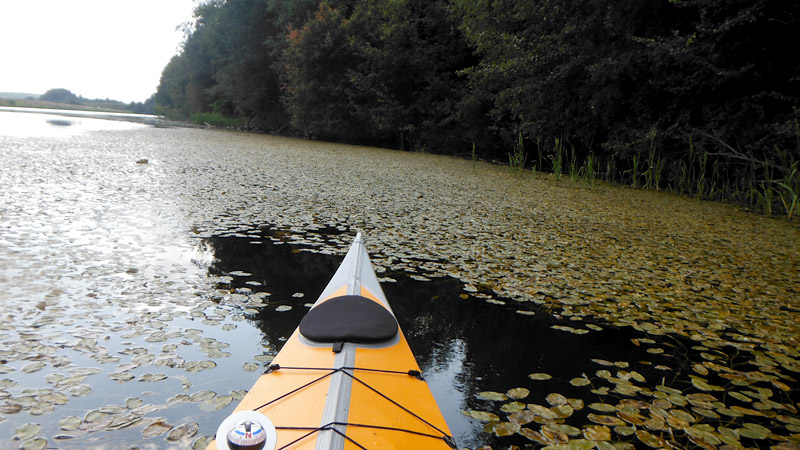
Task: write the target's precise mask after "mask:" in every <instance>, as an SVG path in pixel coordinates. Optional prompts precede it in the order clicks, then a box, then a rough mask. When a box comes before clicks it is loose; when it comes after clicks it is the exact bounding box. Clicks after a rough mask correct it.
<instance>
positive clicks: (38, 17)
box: [0, 0, 195, 103]
mask: <svg viewBox="0 0 800 450" xmlns="http://www.w3.org/2000/svg"><path fill="white" fill-rule="evenodd" d="M194 6H195V1H194V0H0V92H25V93H30V94H43V93H45V91H47V90H48V89H53V88H64V89H69V90H70V91H72V92H73V93H74V94H76V95H80V96H83V97H85V98H89V99H95V98H100V99H105V98H110V99H112V100H120V101H123V102H126V103H128V102H132V101H136V102H142V101H144V100H146V99H147V98H148V97H150V95H152V94H153V93H155V91H156V88H157V87H158V82H159V79H160V78H161V72H162V70H163V69H164V66H166V65H167V63H168V62H169V60H170V58H172V57H173V56H174V55H175V54H177V52H178V49H179V46H180V43H181V41H182V40H183V32H182V31H178V30H176V28H177V27H178V26H179V25H181V24H182V23H184V22H189V21H191V20H192V11H193V9H194Z"/></svg>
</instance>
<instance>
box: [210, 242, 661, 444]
mask: <svg viewBox="0 0 800 450" xmlns="http://www.w3.org/2000/svg"><path fill="white" fill-rule="evenodd" d="M254 240H258V241H261V242H262V243H261V244H252V243H251V241H254ZM204 242H205V245H208V246H209V247H211V248H212V249H213V254H214V255H215V257H214V260H213V262H212V263H211V264H210V266H209V268H208V271H209V274H210V275H225V274H228V273H231V272H234V271H244V272H248V273H250V274H251V276H249V277H233V280H232V281H231V285H230V286H229V288H230V289H235V288H241V287H247V288H250V289H252V290H253V291H254V292H259V291H267V292H270V293H271V294H272V295H271V296H270V297H268V301H269V302H270V304H271V305H272V306H271V307H270V306H268V307H265V308H263V309H262V311H261V313H260V314H259V315H258V318H257V320H255V321H254V323H255V325H256V326H258V327H259V329H260V330H261V331H262V332H263V333H264V334H265V339H266V340H267V341H268V342H270V343H272V344H277V346H280V345H282V342H281V338H287V337H288V336H289V335H290V334H291V333H292V332H293V331H294V329H295V328H296V327H297V325H298V324H299V322H300V320H301V319H302V317H303V315H304V314H305V313H306V312H307V311H308V308H307V307H305V306H304V305H305V304H306V303H313V302H314V301H316V299H317V296H318V295H319V294H320V293H321V292H322V290H323V289H324V288H325V286H326V284H327V283H328V281H329V280H330V278H331V276H332V275H333V274H334V272H335V271H336V269H337V267H338V266H339V263H340V262H341V260H342V257H343V256H330V255H323V254H319V253H312V252H308V251H299V250H300V248H301V247H299V246H296V245H274V244H273V243H272V242H271V240H270V239H259V238H257V237H256V236H251V237H246V238H245V237H214V238H210V239H207V240H205V241H204ZM385 275H388V276H391V277H392V278H394V279H396V280H397V282H396V283H384V284H383V285H382V287H383V289H384V292H385V293H386V296H387V298H388V299H389V303H390V304H391V306H392V308H393V309H394V311H395V314H396V315H397V319H398V322H399V323H400V326H401V328H402V329H403V331H404V333H405V335H406V337H407V339H408V342H409V345H410V346H411V349H412V351H413V352H414V355H415V356H416V357H417V361H418V363H419V365H420V367H421V368H422V369H423V371H426V372H427V373H445V375H443V376H445V377H451V378H450V381H449V383H451V386H449V390H448V391H449V393H451V394H452V393H453V392H456V391H457V393H458V394H459V396H461V397H462V399H463V400H460V401H459V402H457V403H460V404H459V405H458V406H457V407H459V408H476V409H485V408H486V407H487V405H486V403H485V402H482V401H480V400H477V399H475V394H476V393H477V392H479V391H482V390H498V391H506V390H508V389H511V388H514V387H520V386H526V387H529V388H532V389H531V390H532V391H533V393H532V394H531V396H530V398H527V399H525V400H524V401H527V402H535V403H540V404H546V401H545V399H544V397H545V396H546V395H547V394H548V393H550V392H560V393H562V394H564V395H566V396H568V397H569V396H573V397H575V398H582V397H584V396H585V389H584V388H578V387H574V386H571V385H570V384H569V383H568V382H567V381H568V380H570V379H572V378H574V377H580V376H581V374H582V373H583V372H584V371H586V368H587V367H592V368H596V367H597V366H596V364H594V363H593V362H591V361H590V359H592V358H599V359H606V360H609V361H628V362H630V363H631V364H634V363H635V362H637V361H641V360H647V359H650V358H649V355H647V354H646V353H645V352H644V349H642V348H639V347H636V346H634V345H633V344H632V343H631V338H632V337H634V333H633V331H632V330H630V329H615V328H606V329H604V330H603V331H599V332H598V331H593V332H591V333H589V334H584V335H576V334H571V333H567V332H564V331H560V330H555V329H553V328H551V326H552V325H555V324H569V323H568V322H569V321H566V320H557V319H555V318H554V317H553V316H551V315H550V314H547V313H546V312H544V311H541V310H536V315H534V316H530V315H522V314H517V313H516V312H515V311H516V310H517V309H528V310H530V309H531V308H530V307H529V306H530V305H527V304H518V303H515V302H513V301H509V302H508V304H507V305H496V304H490V303H488V302H485V301H483V300H479V299H474V298H470V299H466V300H464V299H461V298H460V297H459V295H460V294H462V293H463V292H464V291H463V285H462V283H461V282H459V281H458V280H455V279H452V278H448V279H442V278H439V279H434V280H432V281H428V282H422V281H415V280H412V279H410V278H408V277H407V276H405V275H404V274H400V273H390V274H389V273H387V274H385ZM251 280H252V281H258V282H260V283H262V285H260V286H252V285H247V284H245V283H246V281H251ZM226 287H227V286H226ZM296 292H302V293H304V294H305V296H304V297H303V298H294V297H292V294H294V293H296ZM278 304H288V305H291V306H292V307H293V308H292V309H291V310H290V311H286V312H277V311H275V307H276V306H277V305H278ZM572 325H574V326H575V327H580V325H576V324H575V323H572ZM276 350H277V348H276ZM636 370H638V371H639V372H641V373H642V374H644V375H645V376H646V377H647V378H648V379H650V380H655V379H656V378H657V376H656V373H655V371H654V370H653V369H652V368H649V367H647V366H641V367H638V366H637V367H636ZM451 372H452V373H451ZM533 372H546V373H548V374H550V375H552V376H553V380H552V381H550V382H535V383H538V384H535V385H532V382H531V380H530V379H529V378H528V374H530V373H533ZM588 375H590V376H591V375H593V374H588ZM453 387H455V389H453ZM434 394H435V395H437V396H438V395H441V394H442V393H437V392H436V391H435V392H434ZM584 413H585V412H584ZM446 414H447V413H446ZM576 415H578V414H576ZM459 416H460V414H459ZM451 417H452V415H451ZM456 420H458V418H456ZM462 422H463V423H461V424H452V423H451V424H450V425H451V427H455V428H459V427H471V426H472V425H470V423H469V421H467V420H466V419H464V420H463V421H462ZM463 431H464V430H458V429H454V430H453V432H454V433H455V434H459V433H462V434H463ZM488 438H489V436H488V435H482V436H480V439H481V440H484V439H488ZM504 442H506V441H504ZM462 444H463V443H462Z"/></svg>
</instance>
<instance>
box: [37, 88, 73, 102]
mask: <svg viewBox="0 0 800 450" xmlns="http://www.w3.org/2000/svg"><path fill="white" fill-rule="evenodd" d="M39 100H44V101H46V102H54V103H65V104H68V105H78V104H80V103H81V101H80V98H78V96H77V95H75V94H73V93H72V92H71V91H69V90H67V89H61V88H59V89H50V90H49V91H47V92H45V93H44V94H42V96H41V97H39Z"/></svg>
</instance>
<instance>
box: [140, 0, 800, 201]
mask: <svg viewBox="0 0 800 450" xmlns="http://www.w3.org/2000/svg"><path fill="white" fill-rule="evenodd" d="M195 16H196V20H195V22H194V24H193V25H192V27H191V29H190V30H188V33H187V38H186V40H185V42H184V45H183V49H182V51H181V53H180V54H178V55H176V56H175V57H174V58H173V59H172V60H171V61H170V63H169V64H168V65H167V67H166V68H165V69H164V72H163V74H162V78H161V84H160V86H159V88H158V92H157V94H156V98H155V103H156V111H157V112H159V113H161V114H165V115H168V116H171V117H175V118H188V117H190V116H192V115H198V114H200V115H202V117H205V118H209V117H229V118H235V119H237V120H238V122H237V123H238V124H241V125H242V126H244V127H246V128H249V129H254V130H261V131H267V132H277V133H285V134H297V135H303V136H306V137H312V138H319V139H326V140H335V141H343V142H353V143H368V144H375V145H383V146H390V147H395V148H404V149H412V150H421V149H424V150H426V151H434V152H442V153H454V154H468V153H469V152H470V151H471V150H472V149H473V148H475V149H476V152H477V155H478V157H482V158H486V159H492V158H494V159H497V158H500V159H503V160H507V157H506V155H507V154H508V153H513V152H516V153H518V154H519V153H520V152H522V151H523V150H522V149H523V148H524V152H525V153H527V155H528V158H527V161H528V165H529V166H531V165H532V166H533V167H535V168H537V169H538V170H554V169H557V170H559V171H560V170H562V167H565V166H562V165H561V164H558V165H556V161H560V160H561V152H562V150H563V149H566V150H564V151H565V152H569V158H568V159H567V160H566V162H567V163H569V164H573V165H574V164H578V165H581V164H583V165H585V164H587V162H588V164H589V167H587V168H585V169H586V170H591V171H594V172H596V173H599V174H603V175H605V176H606V177H607V178H608V179H611V180H615V181H623V182H626V183H631V184H634V185H642V184H649V185H650V186H652V187H656V188H667V187H669V188H672V189H674V190H680V191H683V192H686V193H690V194H693V195H698V196H702V197H720V196H727V197H734V198H737V199H739V200H745V199H748V200H749V201H750V202H751V203H755V202H757V201H761V202H773V203H775V204H777V202H778V197H779V194H781V193H783V192H784V191H783V190H782V188H781V187H780V186H781V183H783V184H785V185H787V186H789V188H788V189H789V192H792V189H794V191H793V192H794V194H795V195H794V198H795V201H796V199H797V195H796V194H797V193H798V191H800V174H797V175H796V177H795V178H792V177H793V175H792V169H793V168H794V169H795V172H797V171H798V170H797V169H798V164H800V131H799V130H798V128H800V126H799V125H798V115H799V114H800V46H797V45H796V43H797V42H800V24H799V23H798V18H799V17H800V3H798V2H785V1H780V0H747V1H745V0H613V1H612V0H571V1H563V0H541V1H537V2H531V1H528V0H449V1H446V0H425V1H423V0H322V1H319V0H280V1H279V0H227V1H224V0H212V1H207V2H205V3H201V4H200V5H199V6H198V7H197V8H196V10H195ZM564 170H566V169H564ZM766 188H769V190H771V191H772V192H771V193H770V192H768V190H767V189H766ZM769 195H772V197H769ZM787 195H788V194H787ZM788 198H789V199H791V197H788ZM798 207H800V206H798Z"/></svg>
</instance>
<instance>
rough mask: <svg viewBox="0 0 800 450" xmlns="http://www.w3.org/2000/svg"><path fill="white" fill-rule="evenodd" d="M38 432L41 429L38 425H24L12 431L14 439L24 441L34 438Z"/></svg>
mask: <svg viewBox="0 0 800 450" xmlns="http://www.w3.org/2000/svg"><path fill="white" fill-rule="evenodd" d="M40 431H42V427H41V426H40V425H39V424H38V423H26V424H24V425H22V426H21V427H19V428H17V429H16V430H15V431H14V438H16V439H19V440H20V441H24V440H26V439H30V438H32V437H34V436H36V435H37V434H39V432H40Z"/></svg>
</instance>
